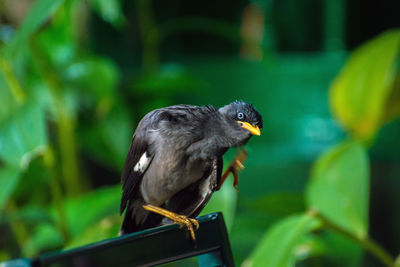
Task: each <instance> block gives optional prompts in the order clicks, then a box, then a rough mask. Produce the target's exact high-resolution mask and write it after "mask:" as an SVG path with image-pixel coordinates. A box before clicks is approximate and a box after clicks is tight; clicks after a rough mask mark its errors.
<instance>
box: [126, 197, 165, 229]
mask: <svg viewBox="0 0 400 267" xmlns="http://www.w3.org/2000/svg"><path fill="white" fill-rule="evenodd" d="M143 205H144V201H143V199H141V198H140V199H134V200H131V201H130V202H129V205H128V206H127V208H126V212H125V217H124V220H123V222H122V225H121V229H120V231H119V236H121V235H125V234H129V233H133V232H137V231H141V230H145V229H149V228H153V227H156V226H159V225H161V221H162V219H163V217H162V216H161V215H159V214H156V213H153V212H150V211H148V210H145V209H144V208H143Z"/></svg>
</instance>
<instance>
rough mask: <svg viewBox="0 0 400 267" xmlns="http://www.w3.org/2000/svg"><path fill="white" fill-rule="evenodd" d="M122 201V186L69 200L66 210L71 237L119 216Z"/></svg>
mask: <svg viewBox="0 0 400 267" xmlns="http://www.w3.org/2000/svg"><path fill="white" fill-rule="evenodd" d="M120 199H121V186H120V185H117V186H113V187H103V188H99V189H96V190H94V191H92V192H90V193H88V194H86V195H83V196H80V197H74V198H70V199H67V200H66V202H65V210H66V214H67V220H68V226H69V230H70V234H71V236H72V237H73V238H75V237H77V236H78V235H81V234H82V233H83V232H85V231H86V230H87V229H88V228H91V227H92V226H93V225H94V224H96V223H98V222H99V221H101V220H102V219H104V218H105V217H107V216H110V215H115V214H118V212H119V203H120ZM82 203H84V205H82ZM118 225H120V224H119V223H118ZM115 235H117V232H115Z"/></svg>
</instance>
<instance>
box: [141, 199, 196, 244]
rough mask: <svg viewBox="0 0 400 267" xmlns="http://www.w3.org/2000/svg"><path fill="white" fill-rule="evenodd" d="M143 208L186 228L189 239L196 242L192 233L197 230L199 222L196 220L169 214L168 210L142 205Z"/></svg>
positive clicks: (172, 213)
mask: <svg viewBox="0 0 400 267" xmlns="http://www.w3.org/2000/svg"><path fill="white" fill-rule="evenodd" d="M143 208H144V209H146V210H148V211H151V212H155V213H157V214H160V215H162V216H165V217H167V218H168V219H171V220H173V221H174V222H175V223H177V224H179V225H181V226H186V228H187V229H188V231H189V233H190V237H191V238H192V240H193V241H196V236H195V234H194V231H195V230H197V229H199V222H198V221H197V220H196V219H192V218H188V217H187V216H184V215H180V214H176V213H174V212H171V211H169V210H166V209H163V208H160V207H157V206H154V205H151V204H148V205H143ZM193 226H194V229H193Z"/></svg>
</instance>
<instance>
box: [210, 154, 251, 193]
mask: <svg viewBox="0 0 400 267" xmlns="http://www.w3.org/2000/svg"><path fill="white" fill-rule="evenodd" d="M246 158H247V151H246V149H244V148H243V149H239V150H238V152H237V153H236V156H235V159H234V160H233V161H232V163H231V164H230V165H229V167H228V168H227V169H226V171H225V172H224V174H223V175H222V176H221V181H220V184H219V186H218V187H217V190H219V189H220V188H221V186H222V184H223V183H224V182H225V180H226V178H227V177H228V175H229V174H230V173H232V175H233V187H234V188H235V189H236V191H238V192H239V188H238V186H239V175H238V171H241V170H243V169H244V165H243V163H244V161H245V160H246Z"/></svg>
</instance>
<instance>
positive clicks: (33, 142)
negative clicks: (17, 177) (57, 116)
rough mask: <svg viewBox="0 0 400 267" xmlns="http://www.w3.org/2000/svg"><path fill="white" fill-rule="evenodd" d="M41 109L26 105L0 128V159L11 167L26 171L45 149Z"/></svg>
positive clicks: (43, 122)
mask: <svg viewBox="0 0 400 267" xmlns="http://www.w3.org/2000/svg"><path fill="white" fill-rule="evenodd" d="M46 144H47V136H46V125H45V118H44V111H43V109H42V108H41V107H40V106H38V105H34V104H32V103H31V104H27V105H25V106H23V107H22V108H21V109H20V110H18V111H17V112H16V113H15V114H13V116H11V117H10V118H9V119H8V120H7V121H6V122H5V123H4V124H3V125H1V126H0V158H1V159H2V160H3V161H4V162H6V163H7V164H9V165H11V166H18V167H20V168H21V169H26V168H27V167H28V165H29V163H30V161H31V160H32V159H33V158H34V157H35V156H37V155H38V154H40V153H42V152H43V150H44V149H45V148H46Z"/></svg>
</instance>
